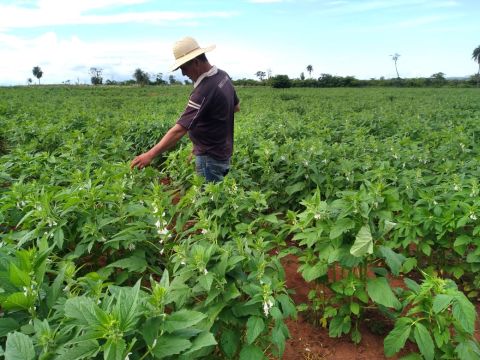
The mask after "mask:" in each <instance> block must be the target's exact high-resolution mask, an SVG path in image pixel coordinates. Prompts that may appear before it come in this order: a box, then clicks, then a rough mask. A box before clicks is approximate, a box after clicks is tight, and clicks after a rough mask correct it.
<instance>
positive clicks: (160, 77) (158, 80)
mask: <svg viewBox="0 0 480 360" xmlns="http://www.w3.org/2000/svg"><path fill="white" fill-rule="evenodd" d="M166 83H167V82H166V81H165V80H163V73H158V74H157V75H155V85H165V84H166Z"/></svg>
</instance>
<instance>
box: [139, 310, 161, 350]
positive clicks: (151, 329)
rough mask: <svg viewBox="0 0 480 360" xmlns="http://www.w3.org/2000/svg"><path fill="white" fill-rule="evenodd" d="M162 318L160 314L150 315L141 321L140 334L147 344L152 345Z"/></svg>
mask: <svg viewBox="0 0 480 360" xmlns="http://www.w3.org/2000/svg"><path fill="white" fill-rule="evenodd" d="M162 322H163V319H162V318H161V317H160V316H157V317H150V318H148V319H147V320H145V322H144V323H143V326H142V331H141V334H142V335H143V339H144V340H145V343H146V344H147V345H148V346H153V342H154V341H155V339H156V338H157V336H158V332H159V329H160V325H161V324H162Z"/></svg>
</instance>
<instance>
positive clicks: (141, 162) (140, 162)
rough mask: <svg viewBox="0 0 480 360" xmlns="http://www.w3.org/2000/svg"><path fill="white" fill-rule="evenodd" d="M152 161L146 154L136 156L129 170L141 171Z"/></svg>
mask: <svg viewBox="0 0 480 360" xmlns="http://www.w3.org/2000/svg"><path fill="white" fill-rule="evenodd" d="M152 159H153V157H152V156H151V155H150V154H149V153H148V152H146V153H143V154H141V155H138V156H137V157H136V158H135V159H133V160H132V162H131V163H130V169H133V168H138V169H143V168H144V167H145V166H148V165H149V164H150V163H151V162H152Z"/></svg>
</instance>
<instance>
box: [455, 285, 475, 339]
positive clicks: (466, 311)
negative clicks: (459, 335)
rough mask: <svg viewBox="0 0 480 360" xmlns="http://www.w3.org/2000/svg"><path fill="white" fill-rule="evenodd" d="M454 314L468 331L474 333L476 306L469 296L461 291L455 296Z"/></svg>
mask: <svg viewBox="0 0 480 360" xmlns="http://www.w3.org/2000/svg"><path fill="white" fill-rule="evenodd" d="M452 315H453V317H454V318H455V319H456V320H457V321H458V322H459V323H460V325H461V326H462V327H463V328H464V329H465V331H466V332H467V333H469V334H471V335H473V332H474V331H475V318H476V315H477V313H476V311H475V306H473V304H472V303H471V302H470V301H469V300H468V298H467V297H466V296H465V295H464V294H463V293H461V292H458V293H457V294H455V296H454V300H453V307H452Z"/></svg>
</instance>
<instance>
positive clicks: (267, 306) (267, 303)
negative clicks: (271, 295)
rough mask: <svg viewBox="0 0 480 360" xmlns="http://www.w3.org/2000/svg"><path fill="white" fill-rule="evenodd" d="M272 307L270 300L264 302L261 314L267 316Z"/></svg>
mask: <svg viewBox="0 0 480 360" xmlns="http://www.w3.org/2000/svg"><path fill="white" fill-rule="evenodd" d="M272 307H273V302H272V300H270V299H269V300H268V301H265V302H264V303H263V313H264V314H265V316H268V314H269V312H270V309H271V308H272Z"/></svg>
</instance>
